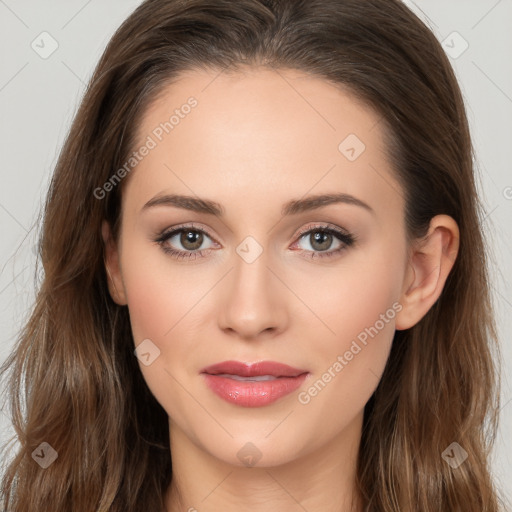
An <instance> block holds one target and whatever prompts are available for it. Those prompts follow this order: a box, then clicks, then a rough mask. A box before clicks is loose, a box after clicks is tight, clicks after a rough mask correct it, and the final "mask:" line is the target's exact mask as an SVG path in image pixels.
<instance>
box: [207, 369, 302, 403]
mask: <svg viewBox="0 0 512 512" xmlns="http://www.w3.org/2000/svg"><path fill="white" fill-rule="evenodd" d="M200 373H201V374H202V375H204V378H205V380H206V384H207V386H208V387H209V388H210V390H212V391H213V392H214V393H215V394H216V395H217V396H219V397H220V398H222V399H223V400H225V401H227V402H230V403H232V404H235V405H239V406H242V407H261V406H264V405H269V404H271V403H273V402H275V401H277V400H279V399H280V398H282V397H284V396H286V395H288V394H290V393H291V392H293V391H294V390H296V389H297V388H298V387H300V386H301V385H302V383H303V382H304V380H305V379H306V377H307V376H308V375H310V373H309V372H308V371H307V370H301V369H298V368H294V367H292V366H289V365H286V364H282V363H277V362H275V361H262V362H258V363H253V364H250V363H242V362H239V361H224V362H222V363H217V364H214V365H211V366H208V367H206V368H203V370H201V372H200Z"/></svg>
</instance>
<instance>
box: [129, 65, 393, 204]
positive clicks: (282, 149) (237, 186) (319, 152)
mask: <svg viewBox="0 0 512 512" xmlns="http://www.w3.org/2000/svg"><path fill="white" fill-rule="evenodd" d="M190 105H194V106H193V107H190ZM382 121H383V120H382V119H381V117H380V116H379V115H378V114H377V113H376V112H375V111H373V110H372V109H371V108H369V107H368V106H367V105H365V104H364V103H363V102H362V101H360V100H359V99H357V97H356V96H354V95H353V94H352V93H351V92H350V91H349V90H347V89H344V88H343V87H340V86H338V85H334V84H332V83H330V82H328V81H326V80H323V79H321V78H319V77H315V76H312V75H309V74H306V73H304V72H300V71H297V70H281V69H280V70H269V69H265V68H246V69H243V70H240V71H237V72H230V73H227V72H225V71H222V72H221V71H219V70H191V71H187V72H186V73H182V74H181V75H180V77H179V79H178V80H176V81H175V82H173V83H171V84H169V85H168V86H167V87H166V88H165V89H164V90H163V91H162V92H161V93H160V94H159V96H158V98H156V99H155V101H153V103H152V104H151V106H150V107H149V108H148V109H147V111H146V112H145V114H144V116H143V118H142V119H141V122H140V124H139V126H138V130H137V134H138V137H137V139H138V145H142V144H144V143H145V141H146V142H147V141H148V140H149V139H151V140H152V146H154V147H153V148H152V149H151V151H150V152H149V154H148V155H147V156H146V157H144V159H143V160H141V161H140V163H139V164H138V165H137V166H136V169H135V171H134V172H133V175H132V177H131V178H130V181H132V182H133V183H134V185H135V184H136V188H137V193H138V195H139V196H140V200H143V199H146V200H149V199H150V196H151V194H155V193H157V192H160V191H161V190H166V189H179V192H181V193H187V194H189V195H190V194H192V195H193V194H197V195H198V196H201V197H203V196H205V195H208V196H215V199H216V200H218V201H219V202H221V203H222V202H223V200H225V201H227V202H228V203H229V202H230V201H231V202H232V201H233V197H234V195H239V194H241V193H243V195H244V196H245V198H246V201H247V203H246V204H249V203H251V197H253V196H254V198H255V200H254V204H253V206H254V207H256V203H257V205H258V207H260V208H261V206H262V203H261V199H262V197H265V198H267V199H270V197H272V198H274V197H275V198H276V200H282V202H284V201H285V198H286V199H289V198H290V197H301V196H303V195H304V194H306V193H307V192H308V191H311V192H314V193H320V192H322V193H323V192H329V191H343V192H346V193H350V194H354V195H358V194H359V195H364V196H366V199H365V200H367V201H371V200H376V199H379V200H381V201H388V204H389V201H395V203H396V201H397V199H400V197H397V196H400V195H401V194H400V186H399V184H398V183H397V182H396V181H395V176H394V173H393V171H392V169H391V167H390V165H389V162H388V158H387V154H386V151H387V148H386V146H385V142H384V132H383V131H382V130H383V127H384V125H385V123H383V122H382ZM128 188H131V185H130V186H129V187H128ZM203 192H204V194H203ZM377 196H379V197H377Z"/></svg>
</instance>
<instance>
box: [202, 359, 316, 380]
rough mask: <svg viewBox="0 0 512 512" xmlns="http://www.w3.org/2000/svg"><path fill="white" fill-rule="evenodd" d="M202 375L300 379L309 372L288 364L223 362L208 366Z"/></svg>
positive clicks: (273, 362)
mask: <svg viewBox="0 0 512 512" xmlns="http://www.w3.org/2000/svg"><path fill="white" fill-rule="evenodd" d="M201 373H207V374H208V375H228V376H233V377H251V378H253V377H268V378H267V379H260V380H270V378H280V377H298V376H299V375H301V374H303V373H307V370H299V369H298V368H293V367H292V366H289V365H287V364H283V363H277V362H275V361H260V362H257V363H242V362H240V361H223V362H222V363H217V364H213V365H211V366H207V367H206V368H203V369H202V370H201Z"/></svg>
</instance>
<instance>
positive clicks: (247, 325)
mask: <svg viewBox="0 0 512 512" xmlns="http://www.w3.org/2000/svg"><path fill="white" fill-rule="evenodd" d="M233 265H234V267H233V268H232V270H231V272H229V274H228V276H226V278H225V280H224V281H225V282H224V285H223V287H222V291H221V294H220V297H219V302H218V307H219V314H218V319H219V321H218V322H219V327H220V328H221V329H222V330H223V331H225V332H227V333H229V334H231V335H233V336H238V337H239V338H243V339H247V340H254V339H256V338H259V337H261V336H266V337H267V336H275V335H276V334H278V333H280V332H282V331H283V330H284V329H285V328H286V326H287V321H288V317H287V314H286V293H285V291H286V287H285V286H284V285H283V283H282V281H281V280H280V279H278V278H277V277H276V273H277V272H276V270H275V269H271V268H270V267H269V266H268V258H267V254H266V252H265V251H263V253H262V254H261V255H260V256H259V257H258V258H257V259H256V260H255V261H252V262H250V263H248V262H247V261H245V260H244V259H243V258H242V257H239V256H238V254H235V257H234V263H233Z"/></svg>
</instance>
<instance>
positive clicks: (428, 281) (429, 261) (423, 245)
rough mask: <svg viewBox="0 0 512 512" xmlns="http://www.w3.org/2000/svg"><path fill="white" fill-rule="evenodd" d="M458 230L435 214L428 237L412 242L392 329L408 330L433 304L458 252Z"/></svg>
mask: <svg viewBox="0 0 512 512" xmlns="http://www.w3.org/2000/svg"><path fill="white" fill-rule="evenodd" d="M459 239H460V236H459V228H458V226H457V223H456V222H455V220H454V219H453V218H452V217H450V216H448V215H436V216H435V217H433V218H432V220H431V221H430V226H429V230H428V233H427V235H426V236H425V237H424V238H422V239H420V240H417V241H415V242H414V243H413V245H412V247H411V253H410V257H409V264H408V268H407V271H406V275H405V279H404V284H403V288H402V295H401V298H400V304H401V305H402V309H401V310H400V312H399V313H398V314H397V315H396V323H395V328H396V329H397V330H402V329H409V328H410V327H412V326H413V325H415V324H417V323H418V322H419V321H420V320H421V319H422V318H423V317H424V316H425V315H426V314H427V312H428V311H429V309H430V308H431V307H432V306H433V305H434V304H435V302H436V301H437V299H438V298H439V296H440V295H441V292H442V291H443V287H444V284H445V282H446V279H447V278H448V274H449V273H450V271H451V269H452V267H453V264H454V263H455V259H456V258H457V254H458V250H459Z"/></svg>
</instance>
